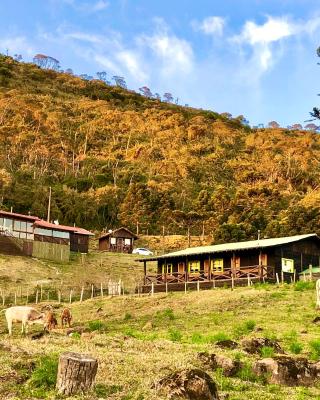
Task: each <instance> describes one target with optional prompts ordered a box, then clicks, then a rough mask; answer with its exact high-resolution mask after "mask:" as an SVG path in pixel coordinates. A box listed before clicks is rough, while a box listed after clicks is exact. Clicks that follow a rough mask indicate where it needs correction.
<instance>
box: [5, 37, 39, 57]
mask: <svg viewBox="0 0 320 400" xmlns="http://www.w3.org/2000/svg"><path fill="white" fill-rule="evenodd" d="M7 51H8V53H9V55H14V54H22V55H23V56H29V57H31V56H33V55H34V54H35V49H34V47H33V46H32V45H31V44H30V43H29V41H28V39H27V38H26V37H25V36H11V37H3V38H1V37H0V53H1V52H3V53H6V52H7Z"/></svg>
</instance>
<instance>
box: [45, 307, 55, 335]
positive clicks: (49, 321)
mask: <svg viewBox="0 0 320 400" xmlns="http://www.w3.org/2000/svg"><path fill="white" fill-rule="evenodd" d="M57 325H58V321H57V318H56V317H55V316H54V313H53V312H52V311H48V312H47V313H46V316H45V328H46V329H48V331H50V330H51V329H54V328H55V327H56V326H57Z"/></svg>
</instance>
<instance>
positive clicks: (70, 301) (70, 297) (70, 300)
mask: <svg viewBox="0 0 320 400" xmlns="http://www.w3.org/2000/svg"><path fill="white" fill-rule="evenodd" d="M69 303H70V304H71V303H72V289H70V295H69Z"/></svg>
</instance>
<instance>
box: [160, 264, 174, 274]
mask: <svg viewBox="0 0 320 400" xmlns="http://www.w3.org/2000/svg"><path fill="white" fill-rule="evenodd" d="M172 271H173V268H172V264H166V265H163V266H162V274H163V275H164V274H168V275H172Z"/></svg>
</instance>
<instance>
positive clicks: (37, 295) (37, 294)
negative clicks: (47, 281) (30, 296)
mask: <svg viewBox="0 0 320 400" xmlns="http://www.w3.org/2000/svg"><path fill="white" fill-rule="evenodd" d="M38 297H39V291H38V289H37V291H36V304H38Z"/></svg>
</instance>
